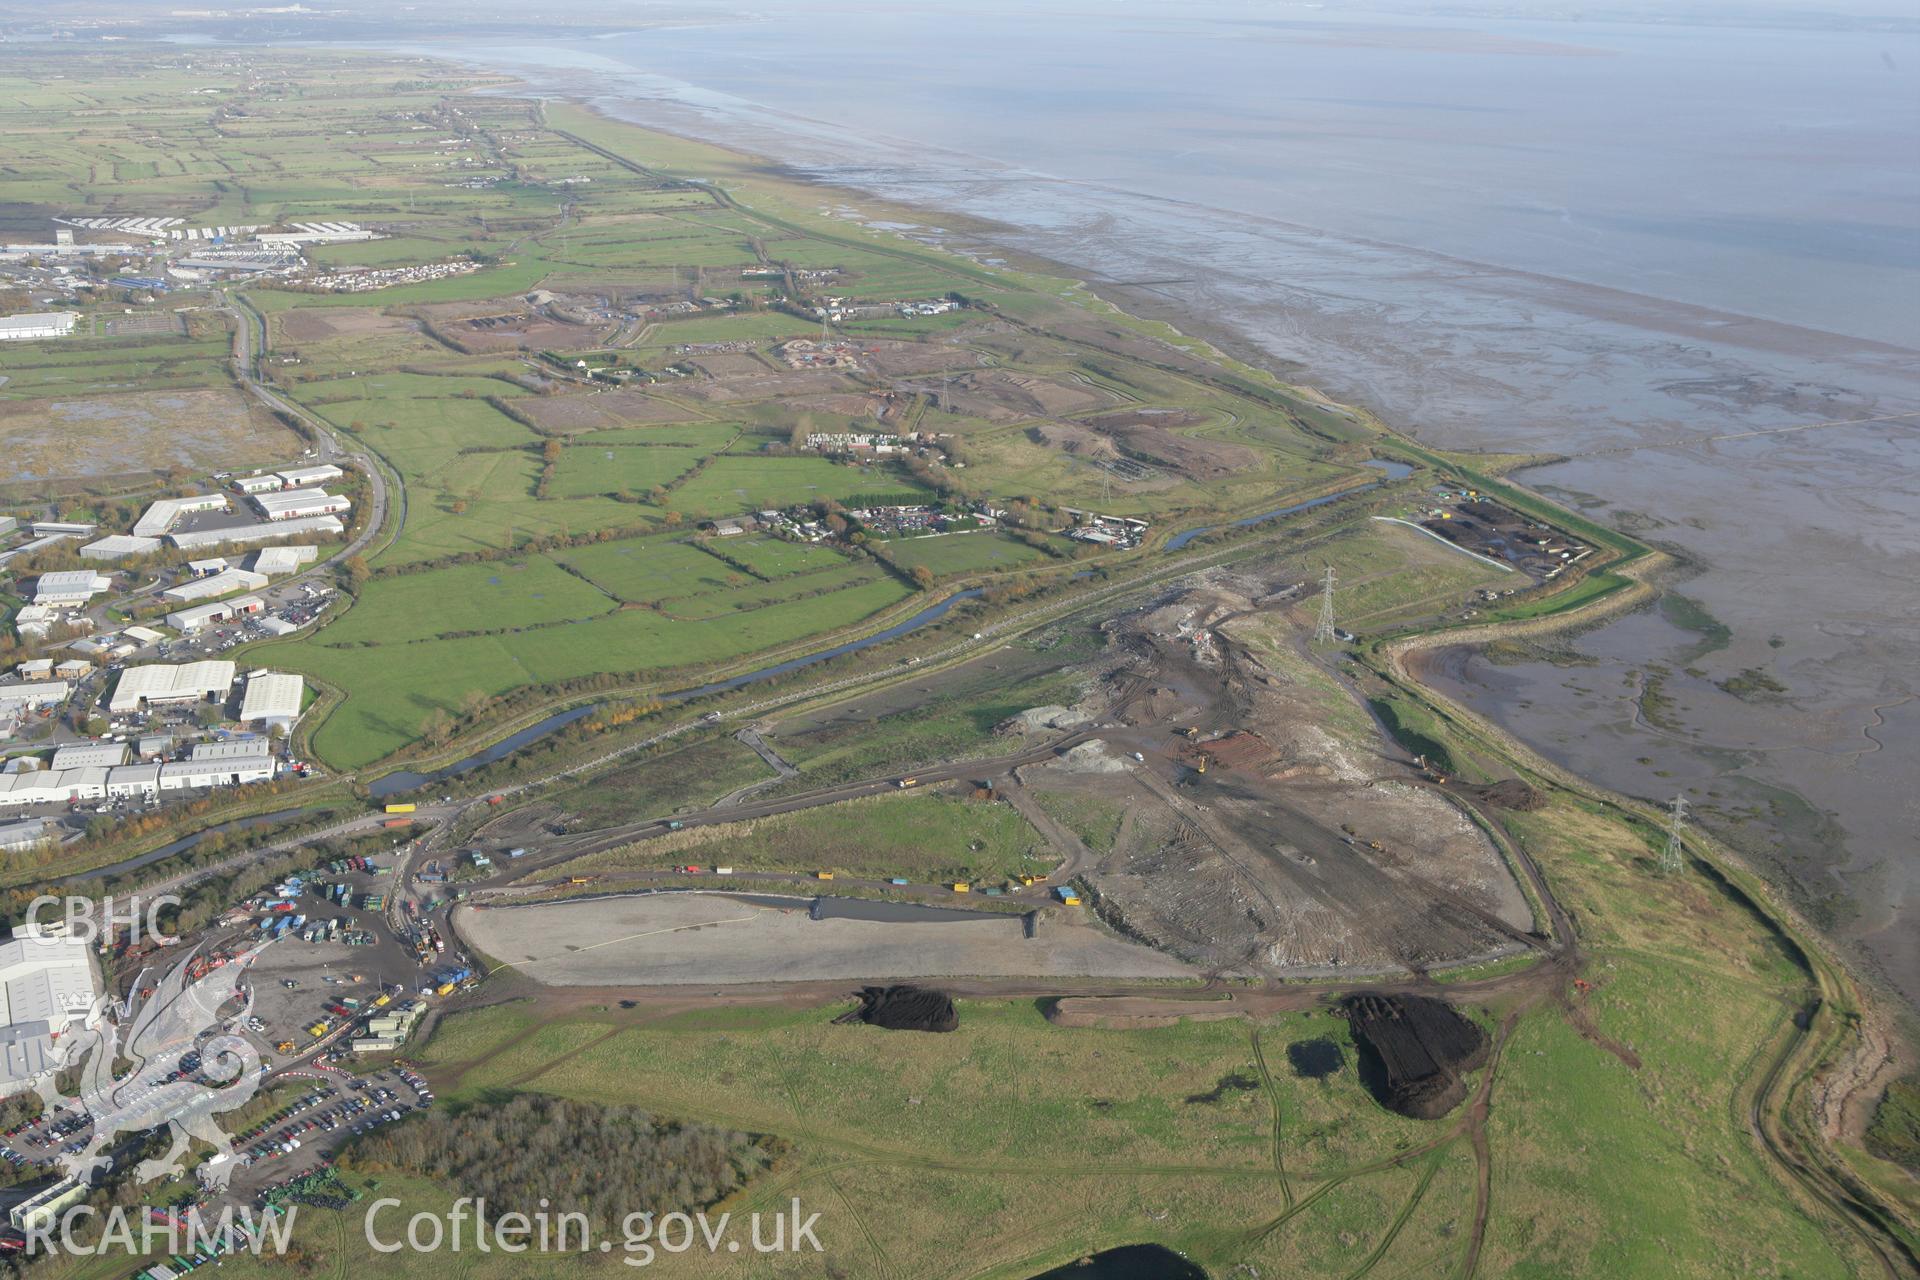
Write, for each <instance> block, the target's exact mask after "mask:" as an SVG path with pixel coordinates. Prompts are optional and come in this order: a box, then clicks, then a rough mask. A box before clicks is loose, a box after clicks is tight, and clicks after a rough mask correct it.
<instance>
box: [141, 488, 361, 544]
mask: <svg viewBox="0 0 1920 1280" xmlns="http://www.w3.org/2000/svg"><path fill="white" fill-rule="evenodd" d="M342 501H345V499H342ZM346 528H347V527H346V526H345V525H343V524H341V523H340V517H338V516H312V517H310V518H308V519H304V520H275V521H269V522H267V523H264V524H243V525H239V526H236V527H235V528H232V529H200V530H196V531H188V532H184V533H170V534H168V535H167V541H169V542H171V543H172V544H173V545H174V546H176V547H178V548H180V549H181V550H182V551H190V550H192V549H193V548H195V547H217V546H219V545H220V544H221V543H223V542H235V543H240V542H270V541H272V540H274V539H276V538H291V537H294V536H296V535H298V534H302V533H313V534H322V535H324V534H339V533H345V532H346Z"/></svg>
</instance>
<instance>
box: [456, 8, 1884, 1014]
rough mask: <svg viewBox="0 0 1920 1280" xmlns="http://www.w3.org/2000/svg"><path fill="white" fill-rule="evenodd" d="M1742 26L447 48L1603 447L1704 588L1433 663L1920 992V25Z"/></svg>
mask: <svg viewBox="0 0 1920 1280" xmlns="http://www.w3.org/2000/svg"><path fill="white" fill-rule="evenodd" d="M1715 13H1716V15H1717V16H1716V19H1715V20H1714V22H1713V23H1712V25H1688V24H1687V23H1686V22H1684V21H1681V20H1678V19H1675V20H1671V21H1666V22H1662V23H1659V24H1657V25H1633V24H1630V23H1625V22H1604V21H1576V20H1564V21H1547V20H1539V21H1528V20H1521V19H1517V18H1508V17H1486V18H1479V17H1475V18H1446V17H1433V16H1420V17H1409V16H1395V15H1392V14H1357V13H1353V12H1352V11H1351V10H1347V9H1339V10H1336V9H1333V8H1330V7H1318V6H1308V5H1289V4H1284V3H1272V4H1251V3H1238V4H1231V5H1228V4H1213V3H1205V2H1202V3H1195V4H1183V5H1178V6H1175V5H1172V4H1166V3H1155V2H1152V0H1149V2H1146V3H1136V4H1128V5H1099V6H1095V5H1090V4H1071V3H1060V2H1058V0H1051V2H1050V0H1041V2H1037V3H1026V4H1018V5H1014V4H1010V3H993V2H992V0H983V2H980V3H970V4H966V5H961V4H958V3H956V2H954V0H928V2H927V3H920V4H915V5H880V4H875V3H861V4H847V3H838V4H836V3H807V4H800V3H798V2H797V0H768V2H767V3H763V4H760V5H757V6H756V8H755V11H754V12H753V13H751V14H745V13H729V14H726V15H718V14H716V17H715V20H714V21H712V22H709V23H695V24H687V25H681V26H677V27H673V28H668V29H655V30H643V31H635V32H631V33H622V34H616V35H608V36H602V37H598V38H592V39H586V38H555V39H554V40H551V41H537V40H536V41H531V42H520V43H516V44H515V45H514V46H513V47H512V48H501V47H498V42H494V43H490V44H488V45H486V46H480V45H478V44H477V43H475V44H463V43H462V42H460V41H459V40H458V39H449V41H447V42H446V43H445V44H438V45H435V46H433V47H432V49H431V51H432V52H436V53H441V54H453V55H456V56H460V57H463V58H465V59H468V60H470V61H473V62H477V63H482V64H485V65H489V66H493V67H496V68H500V69H503V70H511V71H514V72H517V73H519V74H520V75H522V76H524V77H526V78H527V80H528V81H529V82H530V83H531V84H533V85H534V86H535V88H536V90H538V91H541V92H547V93H552V94H555V95H565V96H570V97H581V98H585V99H587V100H590V101H592V102H593V103H595V104H596V105H598V106H599V107H601V108H602V109H603V110H605V111H607V112H609V113H611V114H615V115H618V116H622V117H625V118H629V119H632V120H634V121H636V122H639V123H642V124H648V125H652V126H656V127H662V128H667V129H670V130H674V131H678V132H681V133H685V134H688V135H690V136H696V137H702V138H707V139H711V140H714V141H719V142H723V143H728V144H731V145H735V146H740V147H744V148H746V149H748V150H751V151H754V152H756V153H758V154H761V155H764V156H766V157H768V158H769V159H770V160H772V161H774V162H777V163H778V164H779V165H781V166H782V167H783V168H785V169H786V170H787V171H789V172H791V173H794V174H796V175H799V176H802V177H808V178H813V179H817V180H819V181H820V182H822V183H823V184H831V185H833V186H835V187H838V188H842V189H847V190H852V191H855V192H862V191H864V192H870V193H872V194H873V195H875V196H879V197H883V198H885V199H886V200H888V201H889V202H896V203H905V204H910V205H912V206H914V207H915V208H917V209H919V210H922V211H923V212H922V213H921V214H920V215H918V216H919V218H920V221H919V223H918V224H917V225H913V226H909V227H907V228H905V229H906V230H907V231H908V232H909V234H914V235H917V236H920V237H923V238H926V239H929V240H935V241H940V242H943V243H947V244H950V245H952V246H953V247H956V248H959V249H962V250H963V251H969V252H974V253H976V254H978V255H980V256H982V257H988V258H991V257H993V256H994V255H995V254H996V253H1003V252H1009V251H1020V252H1025V253H1030V254H1035V255H1038V256H1041V257H1044V258H1048V259H1052V260H1054V261H1057V262H1060V263H1063V264H1067V265H1068V266H1070V267H1071V268H1073V269H1074V270H1075V271H1076V272H1078V273H1079V274H1081V275H1083V276H1084V277H1085V278H1087V279H1089V280H1090V281H1092V282H1094V283H1095V285H1096V287H1098V288H1099V289H1100V290H1101V292H1103V293H1104V294H1106V295H1108V296H1111V297H1113V298H1114V299H1115V300H1116V301H1119V302H1121V303H1122V304H1124V305H1126V306H1128V307H1130V308H1132V309H1135V310H1137V311H1142V312H1147V313H1150V314H1155V315H1159V316H1163V317H1165V318H1167V319H1169V320H1171V321H1173V322H1174V323H1176V324H1178V325H1180V326H1181V327H1183V328H1185V329H1187V330H1188V331H1190V332H1194V333H1197V334H1200V335H1203V336H1206V337H1208V338H1210V339H1212V340H1214V341H1215V342H1217V343H1218V344H1220V345H1221V346H1222V347H1224V348H1227V349H1229V350H1232V351H1234V352H1235V353H1236V354H1240V355H1243V356H1246V357H1248V358H1250V359H1253V360H1256V361H1259V362H1261V363H1264V364H1266V365H1268V366H1269V367H1273V368H1276V369H1278V370H1280V371H1282V372H1285V373H1289V374H1291V375H1293V376H1297V377H1298V378H1300V379H1301V380H1303V381H1307V382H1310V383H1312V384H1314V385H1317V386H1320V387H1322V388H1323V389H1325V390H1327V391H1328V392H1330V393H1332V394H1334V395H1337V396H1341V397H1344V398H1347V399H1351V400H1354V401H1357V402H1360V403H1363V404H1365V405H1366V406H1368V407H1369V408H1370V409H1372V410H1374V411H1375V412H1377V413H1379V414H1380V415H1381V416H1382V417H1384V418H1385V419H1387V420H1388V421H1391V422H1393V423H1394V424H1395V425H1397V426H1400V427H1402V428H1405V429H1407V430H1410V431H1412V432H1415V433H1416V434H1418V435H1419V436H1420V437H1421V438H1423V439H1424V440H1426V441H1428V442H1431V443H1433V444H1436V445H1440V446H1445V447H1454V448H1480V449H1489V450H1503V451H1523V452H1544V453H1553V454H1559V455H1564V456H1565V458H1566V460H1565V461H1562V462H1558V463H1556V464H1553V465H1549V466H1542V467H1537V468H1534V469H1531V470H1529V471H1527V472H1524V473H1522V476H1521V478H1522V479H1523V480H1525V481H1526V482H1527V483H1530V484H1532V485H1534V486H1536V487H1538V488H1540V489H1541V490H1543V491H1546V492H1548V493H1551V494H1554V495H1555V496H1557V497H1560V498H1561V499H1563V500H1565V501H1568V502H1570V503H1572V504H1574V505H1576V506H1578V507H1580V508H1582V509H1584V510H1586V511H1588V512H1590V513H1591V514H1593V515H1595V516H1597V517H1599V518H1602V519H1606V520H1610V521H1613V522H1616V523H1618V524H1620V525H1622V526H1624V527H1627V528H1630V529H1632V530H1634V531H1635V532H1637V533H1640V534H1641V535H1642V536H1645V537H1647V538H1649V539H1651V540H1653V541H1655V542H1657V543H1659V544H1661V545H1664V546H1667V547H1669V548H1670V549H1672V550H1673V551H1675V552H1676V553H1678V554H1679V555H1680V556H1682V557H1683V558H1684V559H1685V560H1686V562H1687V563H1688V565H1689V566H1690V568H1691V572H1692V576H1691V577H1690V578H1689V579H1688V580H1686V581H1684V582H1682V583H1680V584H1679V587H1678V589H1679V590H1680V591H1681V592H1682V593H1684V595H1685V596H1686V597H1688V599H1689V600H1690V601H1691V602H1692V603H1691V604H1690V605H1685V606H1671V605H1670V606H1669V608H1668V610H1667V611H1666V612H1665V613H1664V614H1655V613H1646V614H1640V615H1636V616H1634V617H1630V618H1625V619H1621V620H1618V621H1616V622H1614V623H1612V624H1610V625H1607V626H1605V627H1602V628H1600V629H1598V630H1597V631H1594V632H1592V633H1590V634H1588V635H1586V636H1584V637H1581V638H1580V639H1579V640H1578V641H1577V642H1576V643H1575V644H1574V645H1573V646H1572V647H1571V648H1570V649H1569V650H1568V651H1567V652H1565V653H1563V654H1560V655H1558V661H1555V662H1547V661H1538V660H1520V661H1509V663H1508V664H1507V665H1501V666H1493V665H1490V664H1489V663H1488V662H1486V661H1485V660H1484V659H1482V658H1479V657H1472V656H1468V655H1455V656H1453V657H1452V658H1451V659H1449V660H1447V661H1444V662H1441V663H1440V664H1439V666H1438V668H1437V670H1436V673H1435V676H1436V678H1437V679H1440V680H1441V681H1442V682H1443V683H1445V684H1446V685H1447V686H1448V687H1449V688H1450V689H1451V690H1452V691H1454V692H1455V693H1456V694H1458V695H1459V696H1461V697H1462V698H1464V699H1465V700H1467V701H1469V702H1471V703H1473V704H1474V705H1475V706H1477V707H1479V708H1481V709H1482V710H1484V711H1486V712H1488V713H1489V714H1491V715H1492V716H1494V717H1495V718H1496V719H1498V720H1500V721H1501V722H1502V723H1504V724H1506V725H1507V726H1508V727H1510V728H1511V729H1513V730H1514V731H1515V732H1516V733H1518V734H1519V735H1521V736H1522V737H1524V738H1526V739H1527V740H1529V741H1530V742H1532V743H1534V744H1535V745H1537V746H1538V747H1539V748H1541V749H1542V750H1543V751H1545V752H1546V753H1548V754H1549V755H1552V756H1554V757H1555V758H1557V759H1559V760H1561V761H1563V762H1564V763H1566V764H1568V765H1570V766H1571V767H1573V768H1575V769H1577V770H1579V771H1580V772H1582V773H1584V774H1587V775H1589V776H1592V777H1594V778H1596V779H1597V780H1599V781H1601V782H1604V783H1606V784H1609V785H1611V786H1614V787H1617V788H1620V789H1622V790H1626V791H1629V792H1632V793H1635V794H1638V795H1643V796H1647V797H1649V798H1654V799H1660V800H1664V799H1666V798H1668V797H1670V796H1671V795H1673V794H1674V793H1675V792H1679V791H1684V792H1685V793H1686V794H1687V795H1688V796H1689V797H1690V798H1691V799H1692V800H1693V801H1694V802H1695V803H1696V805H1697V807H1698V809H1699V811H1700V813H1701V815H1702V817H1703V819H1704V820H1705V821H1708V822H1710V823H1712V824H1714V825H1715V826H1716V827H1717V828H1718V829H1720V830H1721V831H1723V832H1724V833H1726V834H1728V835H1729V836H1730V837H1732V838H1734V839H1735V840H1736V841H1737V842H1738V843H1740V844H1741V845H1743V846H1744V847H1745V848H1747V849H1748V850H1749V851H1750V852H1752V853H1753V854H1754V855H1755V857H1756V858H1757V859H1759V860H1760V861H1761V862H1762V864H1763V865H1764V866H1765V867H1767V868H1768V869H1769V870H1770V871H1771V873H1772V874H1774V875H1776V876H1777V877H1780V878H1782V879H1784V880H1786V881H1787V882H1788V883H1790V884H1791V885H1792V886H1793V887H1794V888H1795V889H1796V891H1797V892H1798V893H1799V894H1800V896H1801V898H1802V900H1803V901H1804V902H1806V903H1807V904H1808V905H1809V906H1810V907H1811V909H1812V910H1814V912H1815V913H1816V915H1817V916H1818V917H1819V918H1821V919H1822V920H1824V921H1825V922H1826V923H1828V924H1829V925H1830V926H1831V927H1832V928H1833V929H1834V930H1835V931H1836V932H1837V933H1838V934H1839V935H1840V936H1842V937H1843V938H1846V939H1848V940H1850V941H1851V942H1852V943H1854V944H1856V949H1857V952H1858V953H1859V954H1861V955H1863V956H1865V957H1867V958H1868V959H1869V960H1870V961H1871V962H1872V963H1873V964H1874V965H1876V966H1877V967H1878V968H1879V970H1880V971H1881V972H1882V973H1883V974H1884V975H1886V976H1887V977H1889V978H1890V979H1891V980H1892V981H1893V982H1894V983H1895V984H1897V985H1898V986H1899V987H1900V988H1901V989H1902V990H1904V991H1905V993H1906V994H1907V995H1908V996H1909V997H1915V998H1920V929H1915V928H1913V927H1911V922H1910V921H1909V922H1908V923H1907V927H1905V928H1902V926H1901V920H1902V912H1903V910H1905V909H1906V908H1907V907H1908V906H1909V905H1910V904H1911V905H1913V906H1916V907H1920V899H1916V898H1915V894H1916V891H1920V850H1916V845H1915V840H1914V836H1913V832H1914V830H1915V828H1916V822H1915V819H1916V817H1920V812H1917V811H1916V806H1917V805H1920V801H1917V800H1916V799H1915V795H1916V788H1915V787H1914V786H1913V780H1914V778H1915V776H1916V773H1917V772H1920V701H1916V700H1915V697H1914V693H1915V674H1914V673H1915V671H1916V666H1917V665H1920V585H1916V584H1917V580H1920V575H1916V571H1915V566H1916V565H1920V467H1917V466H1916V460H1920V304H1916V301H1915V299H1916V298H1920V164H1916V163H1915V161H1916V159H1917V158H1920V37H1916V36H1915V35H1913V34H1899V33H1889V32H1888V31H1881V30H1872V29H1869V28H1868V27H1867V26H1866V25H1864V24H1859V25H1856V26H1855V27H1853V28H1852V29H1849V28H1848V27H1847V24H1845V23H1844V22H1840V21H1838V20H1836V21H1834V22H1832V23H1830V24H1828V25H1827V26H1825V27H1821V28H1807V27H1803V28H1801V29H1787V28H1784V27H1775V26H1770V25H1767V24H1766V22H1764V21H1762V20H1761V19H1758V18H1756V19H1754V20H1753V21H1752V22H1750V23H1749V24H1748V25H1741V23H1740V22H1739V21H1738V20H1737V16H1736V15H1735V13H1734V11H1733V10H1732V9H1729V8H1726V7H1722V8H1720V9H1718V10H1715ZM1894 25H1898V24H1894ZM822 204H823V206H826V207H833V208H836V209H838V210H839V211H841V212H844V213H846V214H847V215H848V216H859V215H860V213H861V210H860V209H859V208H858V198H857V197H843V196H840V195H834V194H830V193H827V192H825V191H823V193H822ZM1834 423H1840V424H1843V425H1819V424H1834ZM1789 428H1790V429H1789ZM1722 628H1724V630H1722ZM1753 672H1757V673H1761V675H1762V676H1763V677H1764V679H1756V678H1754V677H1753V676H1752V675H1750V674H1749V675H1746V676H1745V678H1743V673H1753ZM1774 685H1777V686H1778V688H1777V689H1775V688H1773V687H1772V686H1774ZM1723 686H1726V687H1723Z"/></svg>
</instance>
